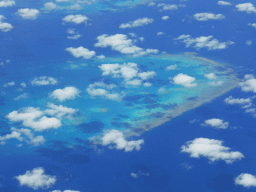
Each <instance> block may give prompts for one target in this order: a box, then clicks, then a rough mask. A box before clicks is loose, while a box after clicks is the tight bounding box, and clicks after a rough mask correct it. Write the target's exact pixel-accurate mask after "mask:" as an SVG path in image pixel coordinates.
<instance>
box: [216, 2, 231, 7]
mask: <svg viewBox="0 0 256 192" xmlns="http://www.w3.org/2000/svg"><path fill="white" fill-rule="evenodd" d="M218 5H222V6H228V5H232V4H231V3H230V2H227V1H218Z"/></svg>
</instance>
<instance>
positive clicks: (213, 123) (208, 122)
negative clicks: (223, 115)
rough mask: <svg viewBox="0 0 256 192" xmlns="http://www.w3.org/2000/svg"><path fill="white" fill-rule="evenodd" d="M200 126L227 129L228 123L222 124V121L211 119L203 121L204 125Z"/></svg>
mask: <svg viewBox="0 0 256 192" xmlns="http://www.w3.org/2000/svg"><path fill="white" fill-rule="evenodd" d="M201 125H202V126H211V127H213V128H216V129H227V128H228V125H229V123H228V122H224V121H223V120H222V119H216V118H212V119H208V120H205V121H204V124H201Z"/></svg>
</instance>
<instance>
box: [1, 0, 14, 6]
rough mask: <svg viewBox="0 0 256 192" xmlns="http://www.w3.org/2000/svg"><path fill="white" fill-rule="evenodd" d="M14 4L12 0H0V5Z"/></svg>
mask: <svg viewBox="0 0 256 192" xmlns="http://www.w3.org/2000/svg"><path fill="white" fill-rule="evenodd" d="M14 5H15V1H12V0H3V1H0V7H12V6H14Z"/></svg>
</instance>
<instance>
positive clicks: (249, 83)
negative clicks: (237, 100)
mask: <svg viewBox="0 0 256 192" xmlns="http://www.w3.org/2000/svg"><path fill="white" fill-rule="evenodd" d="M239 86H240V87H241V89H242V91H245V92H250V91H252V92H253V93H256V79H255V78H254V76H253V75H250V74H249V75H245V76H244V80H243V81H242V82H241V83H239Z"/></svg>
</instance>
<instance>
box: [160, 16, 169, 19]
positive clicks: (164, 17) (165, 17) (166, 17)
mask: <svg viewBox="0 0 256 192" xmlns="http://www.w3.org/2000/svg"><path fill="white" fill-rule="evenodd" d="M169 18H170V17H169V16H163V17H162V19H163V20H167V19H169Z"/></svg>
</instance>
